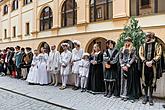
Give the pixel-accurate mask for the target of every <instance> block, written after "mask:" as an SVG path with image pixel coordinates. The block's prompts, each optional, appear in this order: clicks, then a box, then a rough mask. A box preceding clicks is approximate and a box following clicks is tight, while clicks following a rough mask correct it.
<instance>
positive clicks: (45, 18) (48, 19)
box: [40, 7, 53, 31]
mask: <svg viewBox="0 0 165 110" xmlns="http://www.w3.org/2000/svg"><path fill="white" fill-rule="evenodd" d="M52 26H53V14H52V10H51V8H50V7H45V8H44V9H43V10H42V12H41V15H40V31H43V30H48V29H51V28H52Z"/></svg>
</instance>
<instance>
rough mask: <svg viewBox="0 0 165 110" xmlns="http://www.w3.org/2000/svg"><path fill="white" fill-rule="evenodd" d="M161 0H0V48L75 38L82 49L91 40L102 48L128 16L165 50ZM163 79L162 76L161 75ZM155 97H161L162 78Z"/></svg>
mask: <svg viewBox="0 0 165 110" xmlns="http://www.w3.org/2000/svg"><path fill="white" fill-rule="evenodd" d="M164 4H165V0H1V2H0V48H1V49H3V48H6V46H16V45H20V46H21V47H26V46H30V47H32V48H33V49H36V48H41V47H43V46H44V47H46V48H47V50H48V51H49V50H50V48H49V45H52V44H55V45H56V46H57V49H58V50H59V51H61V47H60V44H61V43H63V42H68V43H70V45H71V47H70V48H72V45H73V44H72V40H79V41H80V42H81V44H82V47H83V48H84V50H85V51H87V52H91V50H92V46H93V44H94V43H98V44H100V47H101V49H102V50H104V49H105V41H106V40H107V39H111V40H115V41H117V39H118V38H119V35H120V33H121V32H122V31H123V30H122V29H123V27H124V26H125V25H126V24H127V23H128V22H129V18H130V17H131V16H136V17H137V19H138V20H139V24H140V26H141V27H142V28H143V30H144V31H145V32H147V31H152V32H154V33H155V34H156V36H157V37H158V38H159V40H160V42H161V43H162V45H163V50H164V51H165V19H164V18H165V7H164ZM162 79H163V78H162ZM158 83H160V85H161V86H160V88H159V91H158V92H157V93H156V95H157V96H159V95H160V96H161V97H162V96H165V91H164V89H163V88H165V87H164V86H165V85H163V83H164V80H160V81H158Z"/></svg>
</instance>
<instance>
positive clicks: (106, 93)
mask: <svg viewBox="0 0 165 110" xmlns="http://www.w3.org/2000/svg"><path fill="white" fill-rule="evenodd" d="M108 87H109V82H108V81H105V93H104V97H107V95H108V93H109V89H108Z"/></svg>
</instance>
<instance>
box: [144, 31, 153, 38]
mask: <svg viewBox="0 0 165 110" xmlns="http://www.w3.org/2000/svg"><path fill="white" fill-rule="evenodd" d="M146 37H153V38H154V37H155V33H153V32H147V33H146Z"/></svg>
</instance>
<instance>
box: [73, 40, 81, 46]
mask: <svg viewBox="0 0 165 110" xmlns="http://www.w3.org/2000/svg"><path fill="white" fill-rule="evenodd" d="M73 43H74V44H76V45H79V46H80V45H81V43H80V41H78V40H73Z"/></svg>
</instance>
